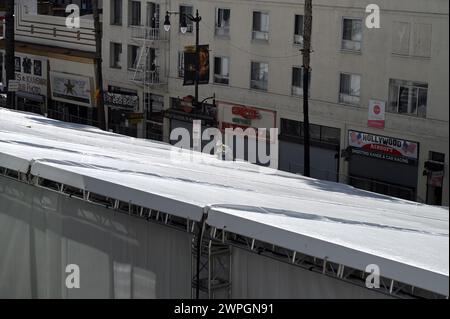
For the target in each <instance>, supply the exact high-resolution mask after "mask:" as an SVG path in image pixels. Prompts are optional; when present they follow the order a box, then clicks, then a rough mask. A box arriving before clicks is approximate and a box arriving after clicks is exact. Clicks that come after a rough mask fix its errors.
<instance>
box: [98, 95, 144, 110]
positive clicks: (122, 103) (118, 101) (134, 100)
mask: <svg viewBox="0 0 450 319" xmlns="http://www.w3.org/2000/svg"><path fill="white" fill-rule="evenodd" d="M103 96H104V100H105V105H107V106H112V107H120V108H125V109H130V110H137V108H138V107H139V98H138V96H137V95H128V94H118V93H111V92H105V93H104V95H103Z"/></svg>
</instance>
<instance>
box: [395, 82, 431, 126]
mask: <svg viewBox="0 0 450 319" xmlns="http://www.w3.org/2000/svg"><path fill="white" fill-rule="evenodd" d="M392 86H396V87H398V90H397V97H396V110H395V112H393V111H392V106H391V104H392V102H393V100H392V95H391V92H392ZM425 86H426V88H425ZM401 87H404V88H408V91H411V89H416V90H417V94H416V107H415V110H416V112H415V113H410V112H402V113H401V112H399V107H400V93H401V90H400V88H401ZM420 90H426V105H425V109H424V111H423V112H420V108H419V100H420V99H419V92H420ZM428 90H429V85H428V83H426V82H418V81H409V80H401V79H389V96H388V107H387V112H388V113H393V114H399V115H406V116H413V117H417V118H426V117H427V108H428V98H429V94H428ZM408 103H409V101H408ZM408 109H409V104H408Z"/></svg>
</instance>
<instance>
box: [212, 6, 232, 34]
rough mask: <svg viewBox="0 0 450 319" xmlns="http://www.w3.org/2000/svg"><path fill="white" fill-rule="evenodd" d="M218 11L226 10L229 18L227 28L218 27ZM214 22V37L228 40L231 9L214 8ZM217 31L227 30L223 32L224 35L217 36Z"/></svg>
mask: <svg viewBox="0 0 450 319" xmlns="http://www.w3.org/2000/svg"><path fill="white" fill-rule="evenodd" d="M219 10H228V11H229V12H230V18H229V21H230V22H229V26H228V28H226V27H219V26H218V19H219ZM214 19H215V21H214V36H216V37H220V38H230V32H231V8H228V7H216V8H215V18H214ZM218 30H227V31H226V32H224V34H219V33H218V32H217V31H218Z"/></svg>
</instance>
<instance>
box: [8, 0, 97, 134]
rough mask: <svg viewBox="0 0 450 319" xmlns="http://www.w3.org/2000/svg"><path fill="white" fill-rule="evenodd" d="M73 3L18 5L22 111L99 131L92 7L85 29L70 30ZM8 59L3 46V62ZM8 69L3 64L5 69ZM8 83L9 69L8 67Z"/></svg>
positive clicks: (83, 10)
mask: <svg viewBox="0 0 450 319" xmlns="http://www.w3.org/2000/svg"><path fill="white" fill-rule="evenodd" d="M70 2H71V1H55V2H49V1H41V0H38V1H37V0H20V1H16V5H15V41H16V46H15V51H16V53H15V72H16V80H17V81H18V82H19V91H18V92H16V101H15V103H16V108H17V109H20V110H24V111H29V112H35V113H40V114H43V115H47V116H48V117H51V118H55V119H59V120H64V121H69V122H77V123H82V124H91V125H95V124H96V122H97V120H96V118H97V111H96V99H95V92H96V90H97V88H96V86H95V77H96V74H95V59H94V58H95V37H94V24H93V18H92V13H91V12H89V9H90V5H89V6H88V5H87V1H79V2H76V1H73V3H77V4H78V5H79V8H80V25H79V28H68V26H67V24H66V22H67V21H66V20H67V19H66V11H65V10H66V6H67V4H69V3H70ZM4 54H5V51H4V41H0V61H1V60H2V59H3V56H4ZM2 64H3V63H2ZM0 69H1V71H2V72H1V73H2V78H5V68H4V65H2V68H0Z"/></svg>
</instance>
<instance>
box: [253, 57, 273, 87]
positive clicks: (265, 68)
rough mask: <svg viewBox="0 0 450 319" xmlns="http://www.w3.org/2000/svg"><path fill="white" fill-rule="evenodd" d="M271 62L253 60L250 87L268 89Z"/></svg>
mask: <svg viewBox="0 0 450 319" xmlns="http://www.w3.org/2000/svg"><path fill="white" fill-rule="evenodd" d="M268 78H269V64H267V63H261V62H252V64H251V80H250V88H252V89H257V90H263V91H267V83H268Z"/></svg>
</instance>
